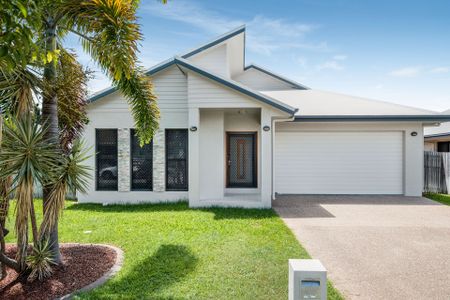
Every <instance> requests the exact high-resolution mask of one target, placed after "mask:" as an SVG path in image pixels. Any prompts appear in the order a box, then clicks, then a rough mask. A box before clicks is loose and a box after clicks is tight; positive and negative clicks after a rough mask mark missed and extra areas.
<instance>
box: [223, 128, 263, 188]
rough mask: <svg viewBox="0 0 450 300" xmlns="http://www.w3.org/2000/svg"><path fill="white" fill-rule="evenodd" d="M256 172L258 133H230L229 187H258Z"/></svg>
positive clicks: (228, 157)
mask: <svg viewBox="0 0 450 300" xmlns="http://www.w3.org/2000/svg"><path fill="white" fill-rule="evenodd" d="M256 174H257V172H256V133H255V132H251V133H228V134H227V187H230V188H252V187H256V186H257V175H256Z"/></svg>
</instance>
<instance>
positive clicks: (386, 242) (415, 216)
mask: <svg viewBox="0 0 450 300" xmlns="http://www.w3.org/2000/svg"><path fill="white" fill-rule="evenodd" d="M273 207H274V209H275V210H276V211H277V213H278V214H279V215H280V216H281V217H282V218H283V220H284V221H285V222H286V224H287V226H289V228H291V230H292V231H293V232H294V234H295V235H296V237H297V239H298V240H299V241H300V243H301V244H302V245H303V246H304V247H305V248H306V250H307V251H308V252H309V253H310V254H311V256H312V257H314V258H318V259H320V260H321V261H322V263H323V264H324V265H325V267H326V268H327V269H328V272H329V278H331V280H332V281H333V283H334V284H335V286H336V287H337V289H338V290H340V291H341V292H342V293H343V294H344V296H345V297H346V299H427V300H429V299H450V206H445V205H441V204H439V203H437V202H434V201H431V200H428V199H425V198H421V197H395V196H282V197H279V198H278V199H277V200H275V201H273Z"/></svg>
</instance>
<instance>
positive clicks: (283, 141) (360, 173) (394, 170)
mask: <svg viewBox="0 0 450 300" xmlns="http://www.w3.org/2000/svg"><path fill="white" fill-rule="evenodd" d="M275 191H276V192H277V193H280V194H403V134H402V132H277V133H276V144H275Z"/></svg>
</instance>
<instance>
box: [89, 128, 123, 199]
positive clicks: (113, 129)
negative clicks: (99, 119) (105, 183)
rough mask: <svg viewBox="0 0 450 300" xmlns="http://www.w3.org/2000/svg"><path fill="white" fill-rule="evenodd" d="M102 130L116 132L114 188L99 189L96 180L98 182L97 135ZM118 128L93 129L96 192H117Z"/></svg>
mask: <svg viewBox="0 0 450 300" xmlns="http://www.w3.org/2000/svg"><path fill="white" fill-rule="evenodd" d="M102 130H110V131H115V132H116V167H117V180H116V185H115V187H114V188H111V189H109V188H108V189H107V188H99V187H98V180H99V172H98V160H99V158H98V155H99V151H98V133H99V131H102ZM118 131H119V130H118V128H95V191H98V192H117V191H119V132H118Z"/></svg>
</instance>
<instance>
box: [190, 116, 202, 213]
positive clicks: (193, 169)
mask: <svg viewBox="0 0 450 300" xmlns="http://www.w3.org/2000/svg"><path fill="white" fill-rule="evenodd" d="M192 127H197V130H196V131H192V130H191V128H192ZM188 130H189V153H188V155H189V178H188V179H189V206H196V204H197V203H198V201H199V200H200V184H199V183H200V173H199V169H200V155H199V153H200V147H199V143H200V130H201V128H200V110H199V108H189V126H188Z"/></svg>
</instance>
